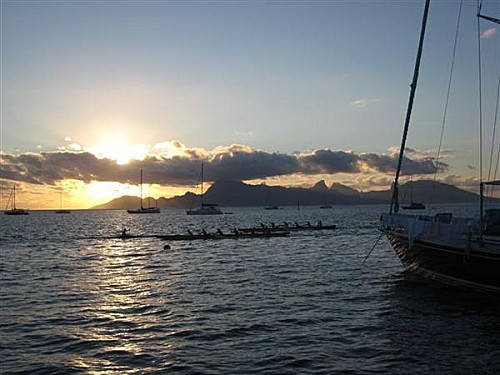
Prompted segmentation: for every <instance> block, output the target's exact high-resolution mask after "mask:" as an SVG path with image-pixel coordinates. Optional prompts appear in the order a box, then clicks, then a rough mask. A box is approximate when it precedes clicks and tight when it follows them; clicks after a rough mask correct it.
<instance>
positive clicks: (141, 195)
mask: <svg viewBox="0 0 500 375" xmlns="http://www.w3.org/2000/svg"><path fill="white" fill-rule="evenodd" d="M143 208H144V207H142V168H141V210H142V209H143Z"/></svg>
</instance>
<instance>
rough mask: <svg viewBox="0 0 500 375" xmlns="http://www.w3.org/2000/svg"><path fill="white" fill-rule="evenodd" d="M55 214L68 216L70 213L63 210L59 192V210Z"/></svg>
mask: <svg viewBox="0 0 500 375" xmlns="http://www.w3.org/2000/svg"><path fill="white" fill-rule="evenodd" d="M55 212H56V214H70V213H71V211H69V210H64V209H63V204H62V192H61V191H60V192H59V209H58V210H56V211H55Z"/></svg>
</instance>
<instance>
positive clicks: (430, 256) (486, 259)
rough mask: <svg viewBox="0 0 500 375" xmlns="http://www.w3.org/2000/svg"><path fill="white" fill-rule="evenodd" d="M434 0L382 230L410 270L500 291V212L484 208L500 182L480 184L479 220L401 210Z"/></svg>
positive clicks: (427, 7)
mask: <svg viewBox="0 0 500 375" xmlns="http://www.w3.org/2000/svg"><path fill="white" fill-rule="evenodd" d="M429 3H430V1H429V0H426V2H425V7H424V14H423V19H422V29H421V32H420V42H419V47H418V53H417V59H416V62H415V69H414V75H413V82H412V84H411V91H410V98H409V102H408V109H407V113H406V120H405V125H404V131H403V139H402V141H401V147H400V154H399V161H398V166H397V170H396V175H395V179H394V183H393V188H392V200H391V205H390V210H389V213H388V214H385V215H382V217H381V222H380V224H381V230H382V232H383V233H384V234H385V235H386V236H387V238H388V240H389V242H390V244H391V245H392V247H393V248H394V250H395V252H396V254H397V256H398V257H399V259H400V260H401V262H402V263H403V265H404V266H405V267H406V269H407V270H408V271H410V272H412V273H415V274H418V275H421V276H424V277H426V278H429V279H433V280H438V281H441V282H444V283H448V284H453V285H457V284H458V285H461V286H468V287H473V288H475V289H481V290H487V291H493V292H497V293H500V210H499V209H491V210H486V215H485V214H484V208H483V196H484V186H493V185H500V181H490V182H481V183H480V203H479V210H478V211H479V219H477V218H457V217H454V216H453V215H452V214H451V213H439V214H437V215H434V216H430V215H409V214H399V213H398V211H399V203H398V178H399V174H400V172H401V164H402V161H403V155H404V151H405V146H406V136H407V134H408V127H409V124H410V116H411V111H412V107H413V99H414V96H415V91H416V87H417V79H418V72H419V66H420V59H421V55H422V47H423V41H424V35H425V29H426V24H427V15H428V12H429ZM479 10H480V9H479ZM478 13H480V12H478ZM478 16H479V17H481V18H485V19H487V20H489V21H492V20H493V21H494V22H496V23H499V22H500V21H499V20H498V19H492V18H491V17H484V16H481V15H479V14H478ZM497 101H498V98H497ZM480 123H481V122H480ZM480 159H481V158H480Z"/></svg>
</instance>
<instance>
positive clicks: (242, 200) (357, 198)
mask: <svg viewBox="0 0 500 375" xmlns="http://www.w3.org/2000/svg"><path fill="white" fill-rule="evenodd" d="M410 186H411V193H412V197H413V201H414V202H423V203H426V204H429V203H475V202H478V200H479V198H478V195H477V194H475V193H471V192H469V191H465V190H462V189H459V188H457V187H455V186H452V185H448V184H444V183H442V182H436V181H429V180H420V181H412V182H408V183H406V184H404V185H402V186H400V189H399V191H400V193H399V197H400V199H399V200H400V203H402V204H403V203H407V202H409V201H410ZM270 196H272V197H273V202H272V204H273V205H277V206H295V205H297V204H298V203H299V204H300V205H301V206H314V205H318V206H320V205H324V204H388V203H389V201H390V196H391V193H390V190H383V191H368V192H359V191H357V190H355V189H353V188H350V187H348V186H345V185H342V184H338V183H334V184H333V185H332V186H331V187H330V188H328V187H327V185H326V183H325V182H324V181H319V182H317V183H316V184H315V185H314V186H313V187H311V188H298V187H283V186H268V185H264V184H262V185H250V184H246V183H244V182H241V181H216V182H214V183H213V184H212V186H211V187H210V188H209V189H208V190H207V191H206V193H205V195H204V198H203V200H204V202H205V203H217V204H219V205H220V206H225V207H259V206H266V205H268V204H269V202H267V201H268V200H269V197H270ZM143 202H144V204H145V205H148V204H150V205H152V206H154V205H155V204H158V207H160V208H190V207H198V206H199V205H200V203H201V197H200V195H198V194H194V193H191V192H188V193H185V194H184V195H180V196H175V197H172V198H164V197H161V198H159V199H157V200H155V199H154V198H149V203H148V198H144V200H143ZM138 206H139V198H138V197H132V196H123V197H120V198H116V199H113V200H111V201H109V202H107V203H104V204H101V205H98V206H94V207H92V208H93V209H123V210H124V209H131V208H137V207H138Z"/></svg>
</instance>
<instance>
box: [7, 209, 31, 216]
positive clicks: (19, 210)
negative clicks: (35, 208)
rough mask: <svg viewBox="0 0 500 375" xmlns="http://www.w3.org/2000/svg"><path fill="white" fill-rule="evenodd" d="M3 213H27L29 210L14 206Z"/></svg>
mask: <svg viewBox="0 0 500 375" xmlns="http://www.w3.org/2000/svg"><path fill="white" fill-rule="evenodd" d="M4 213H5V215H29V212H28V211H26V210H23V209H21V208H14V209H12V210H9V211H4Z"/></svg>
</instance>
